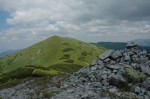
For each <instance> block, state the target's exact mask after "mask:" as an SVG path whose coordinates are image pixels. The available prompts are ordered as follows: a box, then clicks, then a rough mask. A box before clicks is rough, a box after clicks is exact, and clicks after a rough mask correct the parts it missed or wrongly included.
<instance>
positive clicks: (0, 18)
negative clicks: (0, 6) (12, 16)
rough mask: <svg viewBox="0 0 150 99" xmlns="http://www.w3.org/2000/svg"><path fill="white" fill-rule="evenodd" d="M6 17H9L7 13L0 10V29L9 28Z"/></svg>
mask: <svg viewBox="0 0 150 99" xmlns="http://www.w3.org/2000/svg"><path fill="white" fill-rule="evenodd" d="M7 18H9V13H8V12H6V11H3V10H0V31H2V30H4V29H8V28H10V25H8V24H7V23H6V20H7Z"/></svg>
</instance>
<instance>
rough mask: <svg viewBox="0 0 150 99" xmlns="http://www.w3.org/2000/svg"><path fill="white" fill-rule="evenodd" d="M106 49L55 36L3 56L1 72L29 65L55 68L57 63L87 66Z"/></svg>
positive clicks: (0, 60)
mask: <svg viewBox="0 0 150 99" xmlns="http://www.w3.org/2000/svg"><path fill="white" fill-rule="evenodd" d="M104 50H105V49H104V48H101V49H100V48H98V47H96V46H94V45H92V44H88V43H85V42H82V41H79V40H76V39H73V38H67V37H58V36H53V37H50V38H48V39H46V40H44V41H42V42H39V43H37V44H35V45H33V46H31V47H29V48H26V49H23V50H20V51H18V52H15V53H13V54H10V55H7V56H5V57H3V58H1V59H0V74H3V73H8V72H10V71H12V70H15V69H17V68H22V67H25V66H29V65H30V66H34V67H44V68H49V67H51V66H53V68H54V66H55V65H57V64H59V65H60V64H61V65H67V66H69V65H72V64H74V65H75V64H77V65H80V66H85V65H88V64H89V63H90V62H91V61H92V60H93V59H95V58H96V55H99V54H100V53H102V52H103V51H104ZM57 67H58V65H57ZM58 68H59V67H58Z"/></svg>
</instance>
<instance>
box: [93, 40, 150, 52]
mask: <svg viewBox="0 0 150 99" xmlns="http://www.w3.org/2000/svg"><path fill="white" fill-rule="evenodd" d="M92 44H94V45H96V46H100V47H105V48H108V49H114V50H122V49H124V48H125V47H126V45H127V43H124V42H98V43H92ZM138 47H139V49H140V50H143V49H144V50H147V51H148V52H150V47H148V46H138Z"/></svg>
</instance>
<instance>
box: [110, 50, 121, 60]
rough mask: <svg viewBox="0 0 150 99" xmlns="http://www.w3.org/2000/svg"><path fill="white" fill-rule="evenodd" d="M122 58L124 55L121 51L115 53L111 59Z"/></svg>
mask: <svg viewBox="0 0 150 99" xmlns="http://www.w3.org/2000/svg"><path fill="white" fill-rule="evenodd" d="M121 56H122V53H121V52H120V51H119V50H117V51H115V52H114V53H113V54H112V55H111V57H112V58H113V59H117V58H119V57H121Z"/></svg>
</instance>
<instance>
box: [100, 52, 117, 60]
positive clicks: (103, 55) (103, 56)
mask: <svg viewBox="0 0 150 99" xmlns="http://www.w3.org/2000/svg"><path fill="white" fill-rule="evenodd" d="M113 52H114V50H108V51H106V52H104V53H103V54H101V55H100V56H99V58H100V59H102V60H104V59H106V58H108V57H109V56H110V55H111V54H112V53H113Z"/></svg>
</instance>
